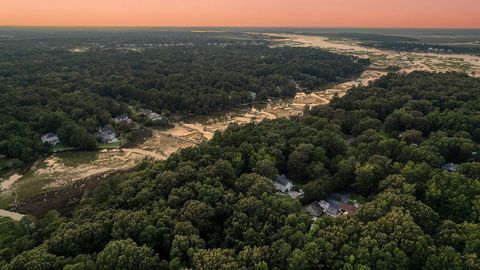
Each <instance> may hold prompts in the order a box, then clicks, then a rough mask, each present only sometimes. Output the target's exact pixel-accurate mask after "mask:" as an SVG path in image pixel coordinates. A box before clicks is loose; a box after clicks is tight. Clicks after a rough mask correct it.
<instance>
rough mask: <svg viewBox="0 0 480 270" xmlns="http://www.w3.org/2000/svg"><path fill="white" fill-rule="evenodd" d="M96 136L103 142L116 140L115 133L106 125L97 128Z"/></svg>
mask: <svg viewBox="0 0 480 270" xmlns="http://www.w3.org/2000/svg"><path fill="white" fill-rule="evenodd" d="M96 137H97V138H98V139H100V140H101V141H102V142H104V143H114V142H116V141H117V134H116V133H115V132H114V131H113V130H112V129H110V128H107V127H103V128H99V129H98V133H97V134H96Z"/></svg>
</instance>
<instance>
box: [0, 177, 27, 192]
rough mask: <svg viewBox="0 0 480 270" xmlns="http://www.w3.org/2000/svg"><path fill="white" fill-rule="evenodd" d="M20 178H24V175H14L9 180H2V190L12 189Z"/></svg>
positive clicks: (0, 179)
mask: <svg viewBox="0 0 480 270" xmlns="http://www.w3.org/2000/svg"><path fill="white" fill-rule="evenodd" d="M20 178H22V175H20V174H18V173H15V174H12V175H11V176H10V177H8V179H3V178H0V181H1V188H2V190H6V189H10V188H11V187H12V185H13V184H14V183H15V182H16V181H18V180H19V179H20Z"/></svg>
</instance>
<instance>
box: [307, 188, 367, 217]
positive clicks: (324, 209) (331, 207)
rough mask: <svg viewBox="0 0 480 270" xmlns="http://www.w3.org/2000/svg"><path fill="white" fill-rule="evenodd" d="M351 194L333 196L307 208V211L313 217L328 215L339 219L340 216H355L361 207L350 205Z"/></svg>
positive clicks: (356, 204) (335, 194)
mask: <svg viewBox="0 0 480 270" xmlns="http://www.w3.org/2000/svg"><path fill="white" fill-rule="evenodd" d="M349 200H350V194H349V193H343V194H337V193H334V194H331V195H330V196H329V197H328V199H326V200H321V201H315V202H313V203H311V204H309V205H308V206H307V207H305V210H306V211H307V212H309V213H310V214H311V215H312V216H314V217H318V216H321V215H328V216H331V217H337V216H340V215H353V214H355V213H356V212H357V210H358V208H359V207H360V205H359V204H358V203H355V204H350V203H349Z"/></svg>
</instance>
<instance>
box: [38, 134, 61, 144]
mask: <svg viewBox="0 0 480 270" xmlns="http://www.w3.org/2000/svg"><path fill="white" fill-rule="evenodd" d="M42 143H48V144H50V145H51V146H54V145H57V144H59V143H60V139H59V138H58V136H57V134H55V133H51V132H50V133H47V134H45V135H43V136H42Z"/></svg>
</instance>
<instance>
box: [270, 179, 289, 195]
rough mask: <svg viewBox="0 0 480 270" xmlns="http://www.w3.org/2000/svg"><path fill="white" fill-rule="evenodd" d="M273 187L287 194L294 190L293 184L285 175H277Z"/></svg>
mask: <svg viewBox="0 0 480 270" xmlns="http://www.w3.org/2000/svg"><path fill="white" fill-rule="evenodd" d="M273 185H274V187H275V189H276V190H278V191H280V192H282V193H285V194H287V193H288V192H290V191H291V190H292V189H293V183H292V181H290V180H289V179H288V178H287V177H286V176H285V175H277V177H276V178H275V182H273Z"/></svg>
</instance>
